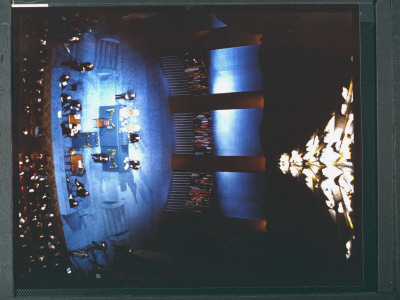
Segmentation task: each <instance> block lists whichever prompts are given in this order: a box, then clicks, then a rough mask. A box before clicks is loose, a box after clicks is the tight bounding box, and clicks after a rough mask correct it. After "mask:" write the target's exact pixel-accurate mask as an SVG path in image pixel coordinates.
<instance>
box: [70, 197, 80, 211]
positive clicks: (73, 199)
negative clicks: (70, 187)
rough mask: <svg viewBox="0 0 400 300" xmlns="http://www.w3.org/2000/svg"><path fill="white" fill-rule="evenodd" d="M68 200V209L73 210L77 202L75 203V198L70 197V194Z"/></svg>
mask: <svg viewBox="0 0 400 300" xmlns="http://www.w3.org/2000/svg"><path fill="white" fill-rule="evenodd" d="M68 200H69V207H70V208H74V207H76V206H78V205H79V202H77V201H75V198H74V196H72V194H70V195H69V197H68Z"/></svg>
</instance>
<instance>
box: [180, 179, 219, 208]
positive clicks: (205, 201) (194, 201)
mask: <svg viewBox="0 0 400 300" xmlns="http://www.w3.org/2000/svg"><path fill="white" fill-rule="evenodd" d="M213 181H214V178H213V175H212V174H208V173H192V176H191V178H190V186H189V191H188V199H187V200H186V203H185V204H186V205H185V210H186V211H196V212H199V211H204V210H206V209H207V207H208V205H209V203H210V199H211V193H212V187H213Z"/></svg>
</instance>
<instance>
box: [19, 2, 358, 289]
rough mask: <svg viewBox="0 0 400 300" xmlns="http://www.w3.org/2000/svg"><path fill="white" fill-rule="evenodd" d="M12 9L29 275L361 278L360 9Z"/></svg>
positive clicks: (122, 282) (22, 236)
mask: <svg viewBox="0 0 400 300" xmlns="http://www.w3.org/2000/svg"><path fill="white" fill-rule="evenodd" d="M12 13H13V14H12V20H13V24H14V27H13V44H12V47H13V73H12V74H13V75H12V76H13V102H12V111H13V114H12V122H13V128H12V134H13V145H12V148H13V169H14V173H13V210H14V218H13V219H14V260H15V261H14V265H15V275H14V276H15V282H16V287H17V288H86V287H111V288H112V287H116V288H119V287H124V288H136V287H149V288H156V287H160V288H161V287H177V288H190V287H217V286H218V287H221V286H249V287H256V286H261V287H276V286H278V287H279V286H337V285H340V286H357V285H361V283H362V280H363V242H362V234H363V230H362V229H363V228H362V224H363V223H362V201H361V159H362V157H361V146H360V140H361V129H360V124H361V120H360V118H361V117H360V110H361V101H360V91H359V89H360V88H359V86H360V78H359V77H360V75H359V68H360V66H359V64H360V58H359V57H360V46H359V43H360V38H359V30H360V28H359V10H358V6H356V5H314V6H311V5H272V6H271V5H261V6H255V5H254V6H234V5H231V6H179V7H172V6H164V7H152V6H149V7H139V6H138V7H91V8H89V7H63V8H45V9H44V8H18V9H15V10H13V12H12Z"/></svg>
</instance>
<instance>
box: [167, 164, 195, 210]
mask: <svg viewBox="0 0 400 300" xmlns="http://www.w3.org/2000/svg"><path fill="white" fill-rule="evenodd" d="M191 176H192V173H191V172H174V173H173V174H172V181H171V187H170V190H169V195H168V201H167V205H166V206H165V209H164V211H169V212H184V210H185V204H186V200H187V199H188V191H189V186H190V178H191Z"/></svg>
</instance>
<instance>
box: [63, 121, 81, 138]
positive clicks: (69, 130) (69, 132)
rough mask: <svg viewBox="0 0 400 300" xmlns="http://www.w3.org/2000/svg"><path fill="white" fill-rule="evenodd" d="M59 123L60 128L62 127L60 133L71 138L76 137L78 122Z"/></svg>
mask: <svg viewBox="0 0 400 300" xmlns="http://www.w3.org/2000/svg"><path fill="white" fill-rule="evenodd" d="M60 125H61V129H62V134H63V135H65V137H67V136H69V137H71V138H76V137H77V136H78V133H79V131H80V129H81V126H80V124H66V123H62V124H60Z"/></svg>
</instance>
